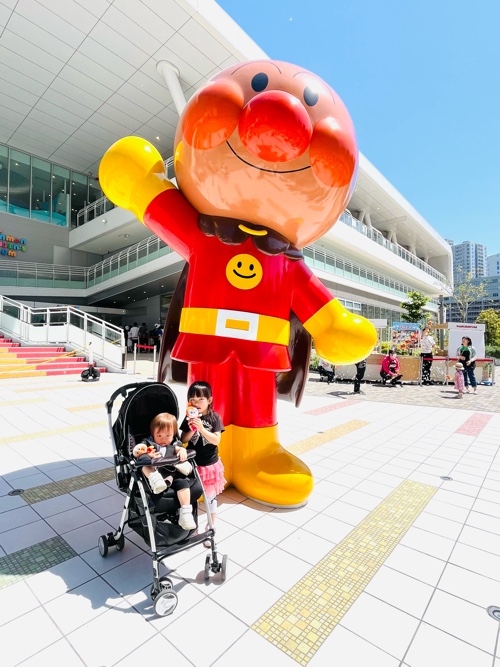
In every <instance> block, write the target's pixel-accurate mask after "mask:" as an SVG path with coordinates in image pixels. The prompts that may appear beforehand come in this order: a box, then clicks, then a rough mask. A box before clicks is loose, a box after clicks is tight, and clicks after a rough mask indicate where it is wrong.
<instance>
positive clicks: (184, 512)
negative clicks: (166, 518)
mask: <svg viewBox="0 0 500 667" xmlns="http://www.w3.org/2000/svg"><path fill="white" fill-rule="evenodd" d="M179 526H180V527H181V528H183V529H184V530H194V529H195V528H196V522H195V520H194V517H193V508H192V507H191V505H188V506H187V507H181V509H180V512H179Z"/></svg>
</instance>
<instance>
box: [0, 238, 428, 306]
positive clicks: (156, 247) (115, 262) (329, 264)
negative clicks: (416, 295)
mask: <svg viewBox="0 0 500 667" xmlns="http://www.w3.org/2000/svg"><path fill="white" fill-rule="evenodd" d="M171 252H173V251H172V249H171V248H170V246H168V245H167V244H166V243H164V242H163V241H162V240H161V239H159V238H158V237H157V236H150V237H148V238H147V239H144V240H143V241H140V242H139V243H136V244H134V245H132V246H130V247H129V248H126V249H125V250H122V251H120V252H119V253H117V254H116V255H111V256H110V257H106V259H104V260H103V261H101V262H98V263H97V264H94V265H93V266H90V267H88V268H85V267H81V266H58V265H55V264H54V265H52V264H35V263H31V262H12V261H9V260H7V259H5V260H2V259H0V285H11V286H16V287H49V288H50V287H58V288H61V287H69V288H79V289H83V288H87V287H94V286H95V285H99V284H101V283H103V282H105V281H107V280H111V279H112V278H114V277H116V276H119V275H123V274H125V273H127V272H128V271H130V270H132V269H135V268H137V267H139V266H142V265H143V264H147V263H148V262H151V261H153V260H155V259H158V258H159V257H163V256H164V255H168V254H170V253H171ZM304 257H305V261H306V263H307V264H308V265H309V266H310V267H312V268H316V269H320V270H321V271H326V272H327V273H331V274H333V275H336V276H341V277H343V278H347V279H349V280H352V281H354V282H357V283H361V284H362V285H367V286H368V287H373V288H375V289H379V290H382V291H383V292H388V293H390V294H394V295H396V296H398V297H401V299H405V298H406V295H407V294H408V292H411V291H412V290H413V289H414V288H413V287H411V286H410V285H407V284H406V283H402V282H399V281H397V280H394V279H393V278H389V277H388V276H384V275H382V274H380V273H377V272H376V271H372V270H371V269H370V268H369V267H367V266H362V265H361V264H356V263H355V262H352V261H351V260H349V259H346V258H344V257H341V256H339V255H335V254H333V253H329V252H326V251H325V250H324V249H323V248H320V247H319V246H314V245H311V246H306V247H305V248H304ZM431 302H432V303H437V300H435V299H431Z"/></svg>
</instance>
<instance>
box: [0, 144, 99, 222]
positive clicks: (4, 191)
mask: <svg viewBox="0 0 500 667" xmlns="http://www.w3.org/2000/svg"><path fill="white" fill-rule="evenodd" d="M102 196H103V195H102V191H101V188H100V187H99V183H98V181H97V180H96V179H95V178H92V177H90V176H88V175H87V174H83V173H81V172H79V171H73V170H71V169H67V168H66V167H62V166H60V165H58V164H54V163H53V162H49V161H48V160H42V159H41V158H38V157H35V156H33V155H29V154H28V153H24V152H23V151H19V150H17V149H15V148H10V147H9V146H6V145H5V144H0V213H1V212H2V211H3V212H5V213H12V214H14V215H20V216H22V217H24V218H31V219H32V220H38V221H40V222H47V223H49V224H52V225H59V226H62V227H75V226H76V216H77V214H78V211H79V210H80V209H82V208H84V206H87V204H91V203H92V202H94V201H96V200H97V199H99V198H100V197H102Z"/></svg>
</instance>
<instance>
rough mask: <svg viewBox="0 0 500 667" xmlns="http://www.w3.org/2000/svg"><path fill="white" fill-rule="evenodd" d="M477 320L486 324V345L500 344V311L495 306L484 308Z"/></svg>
mask: <svg viewBox="0 0 500 667" xmlns="http://www.w3.org/2000/svg"><path fill="white" fill-rule="evenodd" d="M476 322H477V323H478V324H486V330H485V332H484V342H485V344H486V345H494V346H500V313H498V312H497V311H496V310H493V308H488V310H483V311H482V312H481V313H479V317H478V318H477V320H476Z"/></svg>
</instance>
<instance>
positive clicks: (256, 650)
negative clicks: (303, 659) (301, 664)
mask: <svg viewBox="0 0 500 667" xmlns="http://www.w3.org/2000/svg"><path fill="white" fill-rule="evenodd" d="M247 664H250V665H262V667H264V666H266V667H267V665H272V666H273V667H297V663H296V662H295V660H292V658H290V657H288V656H287V655H286V654H285V653H283V651H280V650H279V649H278V648H276V646H273V644H271V643H270V642H268V641H267V639H264V638H263V637H261V636H260V635H258V634H257V633H256V632H254V630H247V632H245V634H244V635H243V636H241V637H240V638H239V639H237V640H236V641H235V642H234V644H233V645H232V646H231V647H230V648H229V649H228V650H227V651H226V652H225V653H224V654H223V655H222V656H221V657H220V658H219V659H218V660H217V661H216V662H214V664H213V667H234V666H235V665H239V666H240V667H245V666H246V665H247Z"/></svg>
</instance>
